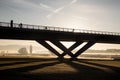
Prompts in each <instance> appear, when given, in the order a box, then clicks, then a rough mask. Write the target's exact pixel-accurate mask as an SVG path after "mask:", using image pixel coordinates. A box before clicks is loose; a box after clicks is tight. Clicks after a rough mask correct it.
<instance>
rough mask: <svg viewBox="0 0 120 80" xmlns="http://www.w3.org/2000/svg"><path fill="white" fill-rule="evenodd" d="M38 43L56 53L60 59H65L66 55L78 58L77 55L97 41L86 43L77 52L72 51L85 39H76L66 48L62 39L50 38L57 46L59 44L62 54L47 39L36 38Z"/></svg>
mask: <svg viewBox="0 0 120 80" xmlns="http://www.w3.org/2000/svg"><path fill="white" fill-rule="evenodd" d="M36 41H37V42H38V43H40V44H41V45H42V46H44V47H45V48H47V49H48V50H49V51H51V52H52V53H54V54H55V55H56V56H58V58H59V59H63V58H64V56H65V55H69V56H70V57H71V59H77V57H78V56H79V55H80V54H82V53H83V52H84V51H86V50H87V49H88V48H90V47H91V46H92V45H94V44H95V41H93V40H90V41H88V42H87V44H85V45H84V46H83V47H82V48H80V49H79V50H78V51H77V52H76V53H72V50H74V49H75V48H77V47H78V46H80V45H81V44H82V43H83V42H84V41H82V40H79V41H75V43H74V44H73V45H71V46H70V47H69V48H66V47H65V46H64V45H63V44H62V43H61V42H60V40H49V41H50V42H51V43H53V44H54V45H55V46H57V47H58V48H59V49H61V50H62V51H63V53H62V54H61V53H60V52H58V51H57V50H56V49H55V48H53V47H52V46H51V45H50V44H49V43H47V42H46V40H36Z"/></svg>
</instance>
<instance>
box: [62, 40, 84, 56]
mask: <svg viewBox="0 0 120 80" xmlns="http://www.w3.org/2000/svg"><path fill="white" fill-rule="evenodd" d="M82 43H83V41H76V42H75V43H74V44H73V45H72V46H71V47H69V48H68V49H67V51H69V52H71V51H72V50H74V49H75V48H76V47H78V46H79V45H80V44H82ZM67 53H68V52H63V53H62V56H65V55H66V54H67Z"/></svg>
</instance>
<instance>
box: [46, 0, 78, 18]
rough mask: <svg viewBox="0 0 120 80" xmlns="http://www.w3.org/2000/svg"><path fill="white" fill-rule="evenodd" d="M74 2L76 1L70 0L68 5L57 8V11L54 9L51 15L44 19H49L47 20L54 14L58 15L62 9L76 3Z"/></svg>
mask: <svg viewBox="0 0 120 80" xmlns="http://www.w3.org/2000/svg"><path fill="white" fill-rule="evenodd" d="M76 2H77V0H72V1H71V2H70V3H69V4H68V5H63V6H62V7H59V8H57V9H55V10H54V11H53V12H52V13H51V14H48V15H47V16H46V17H47V18H48V19H49V18H51V17H52V16H53V15H54V14H57V13H59V12H60V11H62V10H63V9H64V8H66V7H68V6H70V5H72V4H74V3H76ZM59 14H60V13H59Z"/></svg>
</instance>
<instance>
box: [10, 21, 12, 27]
mask: <svg viewBox="0 0 120 80" xmlns="http://www.w3.org/2000/svg"><path fill="white" fill-rule="evenodd" d="M10 27H11V28H13V20H11V21H10Z"/></svg>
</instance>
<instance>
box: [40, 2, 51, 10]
mask: <svg viewBox="0 0 120 80" xmlns="http://www.w3.org/2000/svg"><path fill="white" fill-rule="evenodd" d="M40 6H41V7H42V8H45V9H47V10H49V11H53V8H52V7H50V6H48V5H46V4H43V3H40Z"/></svg>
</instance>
